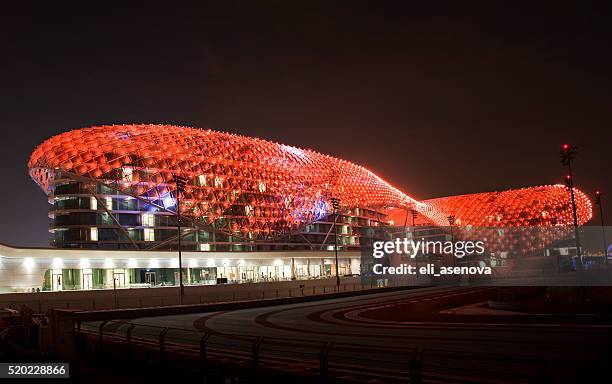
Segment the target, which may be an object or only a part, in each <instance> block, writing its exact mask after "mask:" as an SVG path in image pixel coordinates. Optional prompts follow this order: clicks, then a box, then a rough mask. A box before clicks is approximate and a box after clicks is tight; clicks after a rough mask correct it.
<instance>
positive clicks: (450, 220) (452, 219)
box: [446, 215, 457, 267]
mask: <svg viewBox="0 0 612 384" xmlns="http://www.w3.org/2000/svg"><path fill="white" fill-rule="evenodd" d="M446 219H447V220H448V224H449V225H450V235H451V243H452V242H454V239H453V225H455V219H456V217H455V215H449V216H448V217H446ZM453 249H455V246H454V245H453ZM455 266H457V258H456V257H455V254H454V253H453V267H455Z"/></svg>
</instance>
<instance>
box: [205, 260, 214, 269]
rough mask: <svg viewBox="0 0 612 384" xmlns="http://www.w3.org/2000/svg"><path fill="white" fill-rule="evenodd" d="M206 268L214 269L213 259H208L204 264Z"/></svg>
mask: <svg viewBox="0 0 612 384" xmlns="http://www.w3.org/2000/svg"><path fill="white" fill-rule="evenodd" d="M206 266H207V267H209V268H210V267H214V266H215V259H208V261H207V262H206Z"/></svg>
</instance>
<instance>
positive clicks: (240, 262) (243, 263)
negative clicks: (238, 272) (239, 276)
mask: <svg viewBox="0 0 612 384" xmlns="http://www.w3.org/2000/svg"><path fill="white" fill-rule="evenodd" d="M238 265H239V266H241V267H244V266H245V265H246V262H245V261H244V259H240V260H238Z"/></svg>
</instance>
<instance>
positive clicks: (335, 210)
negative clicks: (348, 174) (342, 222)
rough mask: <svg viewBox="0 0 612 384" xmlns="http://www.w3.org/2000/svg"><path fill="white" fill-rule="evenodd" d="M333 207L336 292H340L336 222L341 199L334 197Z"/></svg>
mask: <svg viewBox="0 0 612 384" xmlns="http://www.w3.org/2000/svg"><path fill="white" fill-rule="evenodd" d="M330 200H331V203H332V207H333V208H334V244H335V246H334V250H335V252H336V292H340V274H339V272H338V269H340V268H339V267H340V266H339V265H338V228H337V227H336V222H337V221H338V210H339V209H340V199H338V198H337V197H332V198H331V199H330Z"/></svg>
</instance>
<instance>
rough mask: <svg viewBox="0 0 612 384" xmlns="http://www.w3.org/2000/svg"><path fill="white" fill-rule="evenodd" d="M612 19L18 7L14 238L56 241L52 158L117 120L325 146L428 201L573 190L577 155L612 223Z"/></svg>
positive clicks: (244, 5)
mask: <svg viewBox="0 0 612 384" xmlns="http://www.w3.org/2000/svg"><path fill="white" fill-rule="evenodd" d="M609 16H610V12H609V10H608V9H596V8H595V7H594V6H591V7H582V6H574V7H572V6H567V5H559V4H556V3H555V4H554V6H550V5H547V4H535V5H530V6H529V7H524V8H522V9H521V8H516V7H515V8H511V9H510V8H506V7H504V6H503V5H501V4H489V3H469V5H465V4H461V5H459V4H455V3H453V2H449V3H447V4H444V3H436V4H434V5H430V4H428V5H423V4H419V5H418V6H407V5H405V6H404V7H402V8H399V7H397V6H392V4H391V3H390V2H389V3H386V2H384V3H383V2H366V1H355V2H351V3H350V7H347V6H342V5H341V4H340V3H334V4H333V5H331V4H327V3H323V2H321V3H317V4H313V3H311V2H296V3H291V4H284V3H282V2H260V3H258V4H253V3H248V2H237V3H235V4H232V5H219V4H214V5H212V4H211V5H202V6H200V7H199V8H189V9H187V8H175V9H165V8H156V7H149V8H146V9H144V8H139V7H135V6H131V7H128V6H124V7H120V8H98V9H92V10H86V9H82V8H73V7H69V6H67V5H57V4H54V5H53V6H50V5H44V6H38V5H36V6H35V5H31V6H21V7H19V8H13V9H5V12H3V14H2V16H0V19H1V20H2V26H0V28H1V30H2V37H1V38H0V39H2V42H3V46H4V47H5V50H4V52H5V57H4V60H3V61H2V64H0V65H1V66H2V74H3V78H2V80H3V81H2V84H3V88H4V90H5V92H3V93H2V106H3V129H2V131H3V133H4V135H5V137H4V140H3V141H2V142H1V143H0V146H1V148H2V150H0V158H1V159H2V163H3V164H4V172H5V175H4V181H5V188H3V189H2V191H1V192H0V193H1V194H2V201H5V207H4V215H5V224H4V225H3V228H2V229H3V231H2V234H1V235H0V242H2V243H8V244H13V245H22V246H45V245H48V240H49V234H48V232H47V225H48V223H49V220H48V219H47V216H46V215H47V209H48V207H49V205H48V203H47V201H46V197H45V195H44V193H43V192H42V191H41V190H40V189H39V188H38V187H37V186H36V184H35V183H34V182H33V181H32V180H31V179H30V178H29V176H28V175H27V167H26V166H27V160H28V158H29V155H30V153H31V152H32V151H33V150H34V148H35V147H36V146H37V145H38V144H40V143H41V142H42V141H43V140H45V139H46V138H48V137H50V136H53V135H56V134H59V133H62V132H65V131H68V130H71V129H76V128H82V127H87V126H91V125H101V124H110V123H116V124H119V123H166V124H179V125H189V126H195V127H201V128H213V129H218V130H224V131H229V132H233V133H239V134H243V135H247V136H255V137H260V138H263V139H268V140H272V141H277V142H280V143H283V144H288V145H294V146H298V147H305V148H310V149H314V150H316V151H318V152H321V153H325V154H329V155H333V156H338V157H341V158H343V159H346V160H350V161H352V162H355V163H357V164H361V165H363V166H365V167H367V168H368V169H370V170H372V171H373V172H374V173H376V174H377V175H379V176H381V177H382V178H383V179H385V180H386V181H388V182H390V183H391V184H393V185H395V186H397V187H398V188H399V189H401V190H402V191H404V192H406V193H407V194H409V195H411V196H413V197H415V198H418V199H425V198H433V197H441V196H449V195H457V194H465V193H476V192H487V191H494V190H503V189H510V188H519V187H528V186H535V185H543V184H556V183H561V182H562V179H563V176H564V175H565V170H564V169H563V168H562V166H561V165H560V163H559V156H558V152H559V150H560V147H561V145H562V144H563V143H571V144H573V145H576V146H578V148H579V149H578V155H577V157H576V160H575V163H574V170H575V180H576V184H577V187H578V188H580V189H581V190H583V191H584V192H586V193H587V194H589V195H590V196H593V192H594V191H595V190H596V189H601V190H602V191H603V193H604V196H603V200H604V203H605V205H604V209H605V210H606V211H607V212H608V213H607V214H606V216H607V218H609V217H610V215H609V210H610V209H612V181H611V180H610V178H609V177H607V176H608V175H607V174H606V172H607V171H608V169H609V168H610V165H611V161H610V156H609V155H608V152H607V150H608V148H607V147H606V144H608V143H610V142H611V140H610V139H612V134H611V132H612V130H611V129H610V126H612V117H611V116H610V113H609V110H610V105H611V101H612V97H611V95H610V91H609V90H610V89H611V86H612V78H611V76H610V68H611V67H612V66H611V64H612V55H611V54H610V51H609V49H608V47H609V42H610V41H611V37H612V34H611V33H610V30H609V26H608V20H609ZM594 208H595V209H594V215H595V216H594V219H593V221H592V222H591V223H593V224H599V213H598V210H597V207H594Z"/></svg>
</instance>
